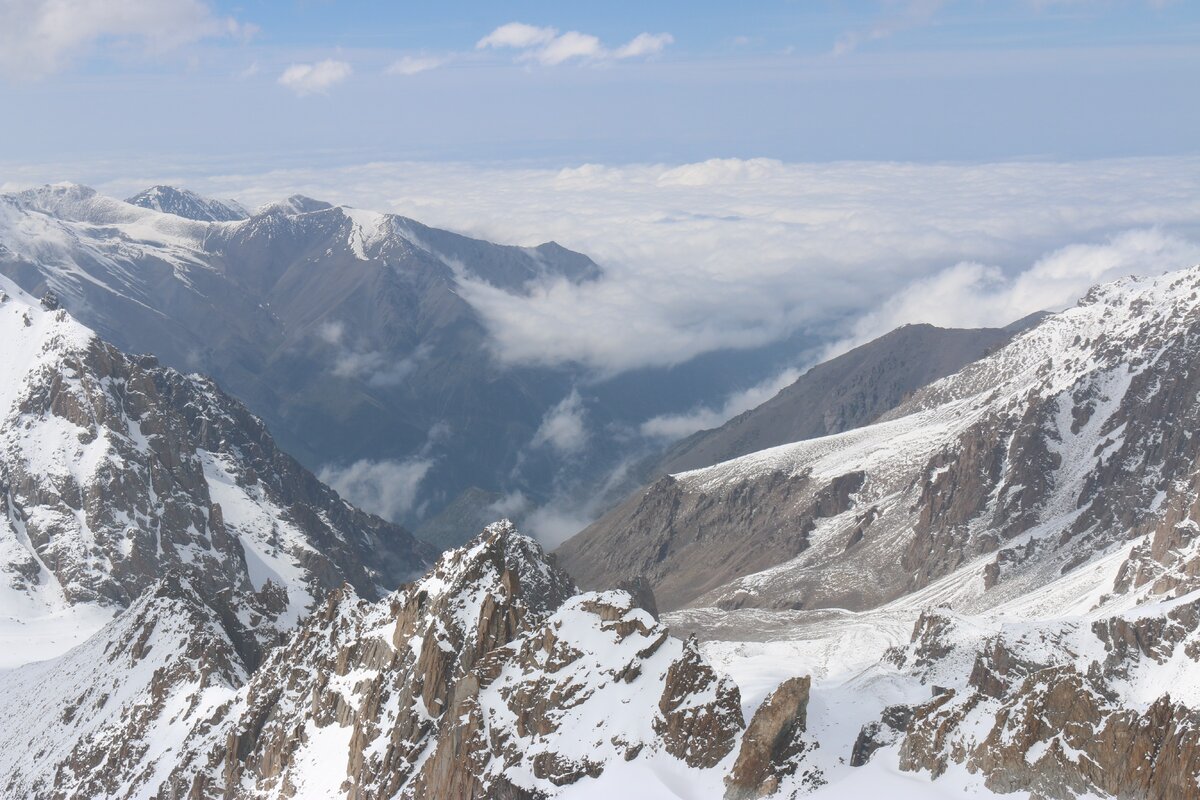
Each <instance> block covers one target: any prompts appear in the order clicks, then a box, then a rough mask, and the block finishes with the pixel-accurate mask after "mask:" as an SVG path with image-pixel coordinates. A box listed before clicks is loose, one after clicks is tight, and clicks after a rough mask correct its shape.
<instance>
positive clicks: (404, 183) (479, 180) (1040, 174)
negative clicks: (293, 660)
mask: <svg viewBox="0 0 1200 800" xmlns="http://www.w3.org/2000/svg"><path fill="white" fill-rule="evenodd" d="M177 168H178V167H177V165H172V167H171V169H177ZM56 169H61V168H57V167H56ZM106 169H108V168H107V167H106ZM131 172H133V173H134V174H133V175H132V177H130V178H128V179H127V180H126V179H124V178H123V179H122V180H123V181H124V182H123V183H112V184H107V185H105V184H101V185H100V186H99V187H98V188H101V189H102V190H104V191H105V192H106V193H108V194H111V195H114V196H117V197H125V196H128V195H129V194H132V193H133V192H135V191H137V190H139V189H141V188H143V187H144V186H147V185H151V184H153V183H157V182H162V180H165V179H168V178H172V177H176V178H177V177H178V175H177V174H176V173H174V172H171V173H165V174H162V175H158V174H151V172H150V170H147V169H145V168H142V169H138V170H132V171H131ZM17 176H20V177H21V178H22V179H25V178H28V179H29V180H30V182H33V176H32V174H31V173H28V172H21V171H16V172H15V173H13V174H12V175H11V176H10V177H17ZM48 177H50V176H49V175H48ZM189 185H191V186H192V188H193V189H195V190H197V191H200V192H201V193H202V194H206V195H209V196H216V197H230V196H232V197H237V198H239V199H240V200H241V201H243V202H244V203H245V204H247V205H249V206H253V205H255V204H256V203H260V202H265V201H268V200H272V199H275V198H277V197H280V196H287V195H288V194H290V193H292V192H295V191H303V192H304V193H305V194H308V195H311V196H315V197H319V198H322V199H326V200H329V201H332V202H338V203H347V204H349V205H352V206H355V207H358V208H374V209H378V210H382V211H393V212H396V213H400V214H404V215H405V216H408V217H412V218H414V219H418V220H420V221H422V222H424V223H426V224H429V225H434V226H437V227H444V228H450V229H452V230H457V231H461V232H464V233H467V234H470V235H473V236H478V237H481V238H484V239H488V240H491V241H496V242H502V243H506V244H517V245H536V244H539V243H541V242H545V241H548V240H554V241H557V242H559V243H561V244H562V245H564V246H566V247H570V248H572V249H574V250H579V251H581V252H585V253H587V254H588V255H590V256H592V257H593V258H594V259H596V261H597V262H598V263H599V264H601V265H602V267H603V269H604V276H603V278H601V279H600V280H597V281H591V282H588V283H584V284H580V285H575V284H570V283H567V282H564V281H553V280H550V281H545V282H542V283H539V284H536V285H535V286H534V287H533V289H532V291H531V292H530V293H529V295H528V296H513V295H511V294H508V293H507V292H503V291H501V290H497V289H495V288H494V287H488V286H486V285H483V284H481V283H472V282H469V281H464V283H463V284H462V287H461V288H460V291H461V293H462V295H463V296H464V297H465V298H466V299H468V300H469V301H470V302H471V303H473V304H474V305H475V307H476V308H477V309H479V311H480V313H481V315H482V317H483V320H484V322H485V323H486V325H487V326H488V329H489V331H490V332H491V346H492V347H493V348H494V350H495V352H496V354H497V356H498V357H499V358H501V359H502V360H504V361H505V362H508V363H521V364H539V363H542V364H545V363H551V364H560V363H564V362H577V363H581V364H583V365H585V366H586V367H589V368H591V369H592V370H593V371H594V372H595V373H598V374H612V373H616V372H621V371H623V370H628V369H634V368H638V367H646V366H658V365H668V364H677V363H681V362H683V361H686V360H687V359H689V358H691V357H693V356H696V355H698V354H700V353H704V352H707V351H710V350H714V349H719V348H721V349H726V348H739V347H741V348H748V347H755V346H758V345H762V344H766V343H770V342H774V341H777V340H779V339H781V338H783V337H785V336H789V335H792V334H795V333H797V332H800V333H808V334H810V335H811V336H813V337H815V338H816V339H818V340H821V341H824V342H832V341H841V340H843V339H846V338H848V337H856V336H859V337H860V336H864V335H870V334H871V333H872V332H874V331H879V332H882V329H886V327H887V326H889V325H896V324H901V323H903V322H917V321H921V319H920V317H921V316H925V310H924V309H921V308H920V307H919V306H918V305H916V301H917V299H919V293H920V292H921V291H926V289H925V288H924V284H923V283H922V281H926V280H929V279H931V278H933V277H934V276H938V275H940V274H941V273H944V272H946V271H947V270H953V269H954V268H955V267H956V266H958V265H963V264H967V265H969V264H978V265H986V268H985V269H988V270H992V271H993V273H992V274H996V275H999V276H1001V277H1000V279H1001V280H1003V281H1012V280H1015V279H1016V276H1018V275H1020V274H1021V273H1023V272H1025V271H1027V270H1029V269H1030V267H1031V266H1032V265H1034V264H1035V263H1037V262H1039V261H1041V260H1043V259H1044V258H1047V257H1048V256H1047V254H1051V253H1055V252H1058V251H1060V250H1062V249H1063V248H1068V247H1070V246H1072V245H1080V246H1082V247H1084V248H1087V247H1095V246H1104V245H1106V244H1108V243H1110V241H1111V240H1112V239H1113V237H1117V236H1120V235H1121V234H1122V233H1123V232H1127V231H1144V230H1156V231H1158V235H1162V236H1165V237H1170V238H1172V239H1174V240H1178V241H1182V242H1197V241H1200V157H1176V158H1138V159H1119V160H1108V161H1087V162H1050V161H1029V162H1005V163H996V164H906V163H891V162H841V163H825V164H805V163H787V162H780V161H773V160H769V159H748V160H741V159H722V160H713V161H703V162H698V163H694V164H628V165H621V166H609V165H603V164H582V165H576V166H573V167H571V168H567V169H556V168H534V167H528V166H519V165H518V166H512V165H510V166H478V165H475V166H472V165H464V164H447V163H440V164H439V163H422V162H393V163H381V162H375V163H371V164H363V165H352V166H343V167H334V168H322V169H307V168H306V169H301V168H294V169H287V170H279V171H276V172H270V173H263V174H226V175H220V176H215V177H195V178H189ZM1071 252H1075V251H1071ZM1084 252H1086V251H1084ZM1186 261H1188V259H1186V253H1184V252H1181V251H1178V250H1172V249H1170V248H1163V249H1158V250H1154V249H1149V250H1147V251H1146V257H1145V258H1144V259H1143V260H1142V262H1141V263H1140V266H1139V269H1143V270H1151V269H1170V268H1177V267H1182V266H1186V263H1185V262H1186ZM1127 268H1128V269H1130V270H1132V266H1127ZM1047 274H1048V273H1038V275H1039V279H1046V275H1047ZM1087 280H1089V278H1088V277H1087V276H1081V277H1079V278H1078V279H1077V281H1074V279H1073V282H1072V283H1071V286H1075V285H1076V284H1077V283H1078V284H1082V283H1085V282H1086V281H1087ZM979 285H980V286H982V285H984V284H982V283H980V284H979ZM1021 285H1022V286H1024V285H1026V284H1021ZM914 286H917V287H922V288H921V289H919V290H914V292H916V293H915V294H913V295H910V297H911V298H912V299H911V300H910V301H909V302H908V303H905V304H903V305H900V304H897V301H896V298H897V297H899V296H905V295H904V292H905V291H906V290H908V289H910V288H911V287H914ZM1031 291H1032V289H1031ZM1056 294H1058V295H1059V296H1065V295H1061V293H1058V292H1057V290H1056ZM1067 294H1069V292H1067ZM979 297H980V298H981V299H980V300H979V301H978V302H970V303H966V302H959V303H957V304H956V305H955V306H954V309H955V313H956V319H954V320H948V319H943V318H939V319H941V321H942V322H947V321H954V322H956V324H999V323H1006V322H1009V321H1011V319H1007V318H1006V317H1008V318H1012V319H1015V318H1016V317H1017V316H1020V314H1021V312H1022V311H1023V310H1024V309H1026V308H1029V307H1030V305H1032V303H1031V302H1029V303H1025V302H1020V303H1019V302H1015V301H1013V302H1009V300H1008V299H1006V298H1007V297H1008V295H1004V294H997V293H994V292H992V293H988V292H981V293H980V294H979ZM992 302H994V303H996V304H999V305H992V304H991V303H992ZM1039 302H1045V301H1041V300H1039ZM885 309H886V311H885ZM871 315H875V316H873V317H871ZM868 317H871V319H873V320H874V321H873V322H866V321H863V320H864V319H865V318H868ZM352 349H353V348H352ZM796 366H800V364H796ZM718 410H719V409H718Z"/></svg>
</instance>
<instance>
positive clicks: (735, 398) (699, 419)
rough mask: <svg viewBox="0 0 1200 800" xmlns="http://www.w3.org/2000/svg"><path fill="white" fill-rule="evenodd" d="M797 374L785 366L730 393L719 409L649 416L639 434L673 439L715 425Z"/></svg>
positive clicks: (756, 402)
mask: <svg viewBox="0 0 1200 800" xmlns="http://www.w3.org/2000/svg"><path fill="white" fill-rule="evenodd" d="M799 377H800V370H799V369H795V368H789V369H785V370H783V371H782V372H780V373H779V374H778V375H775V376H774V377H772V378H770V379H768V380H765V381H763V382H762V383H760V384H758V385H757V386H751V387H750V388H749V389H743V390H741V391H739V392H734V393H732V394H730V395H729V396H728V397H726V398H725V402H723V403H722V404H721V406H720V408H708V407H701V408H697V409H694V410H692V411H690V412H688V413H686V414H664V415H661V416H657V417H652V418H650V419H648V420H646V421H645V422H643V423H642V424H641V426H640V430H641V433H642V435H643V436H650V437H653V438H656V439H663V440H666V441H673V440H675V439H681V438H683V437H684V436H688V435H689V434H692V433H695V432H696V431H698V430H703V429H705V428H715V427H717V426H719V425H722V424H724V423H725V422H728V421H729V420H731V419H733V418H734V417H736V416H737V415H738V414H741V413H742V412H743V411H749V410H750V409H752V408H757V407H758V406H760V405H762V404H763V403H765V402H767V401H768V400H770V399H771V398H772V397H774V396H775V395H777V394H779V391H780V390H781V389H783V388H785V387H787V386H790V385H792V384H793V383H795V382H796V379H797V378H799Z"/></svg>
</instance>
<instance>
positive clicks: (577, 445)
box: [533, 389, 588, 454]
mask: <svg viewBox="0 0 1200 800" xmlns="http://www.w3.org/2000/svg"><path fill="white" fill-rule="evenodd" d="M585 417H586V410H585V409H584V407H583V398H581V397H580V396H579V392H578V391H577V390H574V389H573V390H571V393H570V394H569V395H567V396H566V397H564V398H563V399H562V400H561V401H560V402H559V404H558V405H556V406H555V407H554V408H552V409H550V410H549V411H548V412H546V417H545V418H544V419H543V420H542V424H541V426H540V427H538V430H537V433H536V434H534V437H533V445H534V446H535V447H537V446H541V445H547V444H548V445H550V446H551V447H553V448H554V449H555V450H557V451H559V452H560V453H564V454H571V453H578V452H579V451H581V450H583V448H584V446H585V445H587V441H588V431H587V421H586V419H585Z"/></svg>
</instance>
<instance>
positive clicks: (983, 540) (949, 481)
mask: <svg viewBox="0 0 1200 800" xmlns="http://www.w3.org/2000/svg"><path fill="white" fill-rule="evenodd" d="M1197 291H1200V271H1198V270H1195V269H1192V270H1186V271H1183V272H1179V273H1172V274H1170V275H1167V276H1164V277H1161V278H1156V279H1145V280H1143V279H1129V280H1127V281H1123V282H1118V283H1116V284H1111V285H1108V286H1104V287H1099V288H1097V289H1095V290H1093V291H1092V292H1091V293H1090V294H1089V295H1088V297H1086V298H1085V299H1084V300H1083V301H1081V303H1080V304H1079V305H1078V306H1077V307H1075V308H1073V309H1070V310H1068V311H1066V312H1063V313H1061V314H1058V315H1055V316H1052V317H1049V318H1047V319H1045V320H1044V321H1042V322H1041V323H1040V324H1038V325H1037V326H1036V327H1034V328H1032V329H1031V330H1028V331H1026V332H1025V333H1023V334H1021V335H1019V336H1018V337H1017V338H1016V339H1014V340H1013V341H1012V342H1011V343H1010V344H1008V345H1007V346H1006V347H1004V348H1002V349H1000V350H999V351H997V352H996V353H994V354H992V355H990V356H988V357H986V358H984V359H982V360H980V361H977V362H975V363H973V364H971V365H969V366H968V367H966V368H965V369H963V370H962V371H960V372H959V373H957V374H955V375H953V376H951V377H948V378H946V379H943V380H941V381H938V382H935V383H933V384H931V385H930V386H928V387H926V388H924V389H922V390H920V391H919V392H917V394H916V395H915V396H914V397H913V398H911V399H910V400H908V401H907V402H905V403H904V404H902V405H901V406H899V407H898V408H896V409H894V410H893V411H891V412H889V413H888V414H886V415H885V416H884V418H883V419H881V420H880V421H879V422H877V423H875V424H873V425H870V426H867V427H864V428H860V429H856V430H852V431H848V432H845V433H841V434H837V435H834V436H829V437H823V438H820V439H814V440H810V441H806V442H799V443H796V444H792V445H786V446H783V447H777V448H773V449H769V450H765V451H761V452H759V453H755V454H751V455H749V456H744V457H742V458H739V459H735V460H732V461H729V462H725V463H722V464H718V465H715V466H713V467H709V468H706V469H701V470H696V471H692V472H685V473H681V474H678V475H674V476H668V477H664V478H662V479H660V480H659V481H658V482H656V483H655V484H654V485H653V486H651V487H649V488H648V489H646V490H645V491H643V492H641V493H639V494H637V495H635V496H634V497H632V498H631V499H630V500H628V501H627V502H626V503H625V504H623V505H622V506H620V507H619V508H617V509H615V510H614V511H612V512H611V513H609V514H608V515H606V516H605V517H604V518H602V519H601V520H599V521H598V522H597V523H595V524H594V525H592V526H591V527H589V528H588V529H587V530H585V531H584V532H583V533H581V534H580V535H578V536H577V537H575V538H574V539H572V540H571V541H569V542H568V543H567V544H566V545H565V546H564V547H563V548H562V549H561V551H560V557H561V558H562V559H563V562H564V564H565V565H567V567H568V568H569V569H571V570H572V573H573V574H574V575H576V577H577V578H578V580H579V581H580V582H581V584H582V585H584V586H587V587H602V586H607V585H615V584H616V583H617V582H618V581H620V580H622V579H626V578H629V577H632V576H636V575H641V576H644V577H646V578H647V579H649V580H650V582H651V584H652V585H653V586H654V588H655V591H656V593H657V595H658V599H659V602H660V603H661V604H662V605H663V607H664V608H666V609H674V608H679V607H682V606H686V605H695V606H701V605H716V606H720V607H723V608H735V607H740V606H761V607H773V608H822V607H840V608H848V609H867V608H872V607H875V606H878V605H880V604H881V603H885V602H887V601H889V600H892V599H895V598H898V597H900V596H903V595H905V594H908V593H911V592H915V591H918V590H921V589H922V588H923V587H926V586H929V585H930V584H931V583H934V582H936V581H938V580H939V579H941V578H943V577H945V576H948V575H950V574H951V573H953V572H955V571H956V570H959V569H960V568H964V567H966V566H968V565H970V564H976V565H977V567H975V569H976V572H975V573H973V574H974V575H975V577H974V578H973V579H972V582H971V587H972V588H971V589H970V592H971V593H972V594H973V595H974V596H976V599H975V600H974V601H973V602H976V603H978V604H979V605H981V606H986V605H990V604H994V603H997V602H1000V601H1002V600H1004V599H1006V598H1009V597H1012V596H1014V595H1016V594H1020V593H1021V592H1023V591H1026V590H1028V589H1030V588H1034V587H1036V586H1039V585H1041V584H1042V583H1045V582H1046V581H1048V580H1050V579H1051V578H1052V577H1054V576H1057V575H1059V574H1062V573H1063V572H1065V571H1067V570H1070V569H1073V568H1075V567H1078V566H1079V565H1081V564H1085V563H1088V562H1089V561H1091V560H1094V559H1096V558H1099V557H1101V556H1102V555H1104V554H1106V553H1107V552H1109V551H1110V550H1111V548H1113V547H1115V546H1118V545H1121V544H1123V543H1129V544H1130V545H1132V546H1133V549H1132V550H1131V552H1130V554H1129V557H1128V563H1127V565H1126V568H1125V570H1124V573H1123V574H1124V575H1125V576H1126V577H1125V579H1124V580H1123V581H1121V582H1120V583H1119V585H1118V586H1117V587H1116V588H1117V590H1118V591H1137V590H1138V589H1140V588H1142V587H1148V586H1155V587H1158V589H1159V590H1163V589H1165V588H1167V587H1172V586H1185V587H1186V586H1191V585H1192V584H1193V583H1194V582H1195V579H1194V577H1192V576H1193V573H1194V570H1195V561H1194V560H1193V558H1192V555H1191V548H1190V542H1191V541H1192V534H1191V533H1190V528H1189V527H1188V526H1189V525H1190V524H1191V523H1190V522H1188V520H1190V519H1192V515H1193V513H1194V507H1195V502H1196V501H1195V495H1194V492H1193V490H1192V489H1191V488H1190V487H1192V486H1193V484H1194V481H1195V474H1196V463H1197V458H1198V457H1200V456H1198V454H1197V450H1196V447H1195V445H1194V443H1193V441H1192V437H1191V435H1190V433H1188V431H1189V430H1190V429H1191V427H1192V426H1193V424H1195V423H1200V409H1198V408H1197V406H1196V404H1195V403H1194V399H1195V397H1196V396H1197V392H1200V376H1198V375H1197V373H1196V372H1195V370H1193V369H1192V368H1191V365H1192V364H1193V363H1194V362H1195V359H1196V357H1197V345H1196V341H1197V337H1198V336H1200V302H1198V301H1197V300H1196V296H1197Z"/></svg>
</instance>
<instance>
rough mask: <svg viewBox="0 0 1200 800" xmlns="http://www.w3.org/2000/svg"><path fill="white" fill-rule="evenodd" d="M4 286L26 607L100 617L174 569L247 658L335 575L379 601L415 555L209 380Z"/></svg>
mask: <svg viewBox="0 0 1200 800" xmlns="http://www.w3.org/2000/svg"><path fill="white" fill-rule="evenodd" d="M0 280H3V279H0ZM6 298H7V299H6V300H5V301H4V302H2V303H0V359H2V362H3V381H2V383H3V385H2V386H0V540H2V541H3V543H4V546H3V547H2V548H0V582H3V583H5V584H6V585H5V586H4V587H3V588H4V589H6V590H12V591H15V592H17V593H18V594H19V595H21V596H23V597H24V598H25V602H26V603H27V604H28V605H29V606H30V608H31V609H38V608H41V609H46V610H47V611H49V610H51V609H59V608H61V607H62V606H64V605H66V606H91V607H96V606H99V607H105V608H110V609H112V610H114V611H115V610H117V609H120V608H123V607H126V606H128V605H129V604H130V603H131V602H132V601H133V600H134V599H135V598H136V597H138V596H139V595H140V594H141V593H142V592H144V591H145V590H146V589H148V588H149V587H150V586H152V585H154V584H155V582H156V581H157V580H158V579H159V578H161V577H162V576H163V575H165V574H167V572H169V571H171V570H175V571H177V572H178V573H179V574H180V575H183V576H185V577H186V578H187V579H188V580H189V582H190V583H191V584H192V585H194V586H195V587H196V589H197V591H199V592H201V593H202V594H203V596H204V597H205V598H206V599H207V602H208V603H209V604H210V605H212V606H213V608H214V609H216V610H217V611H218V612H219V613H220V614H222V615H223V616H224V617H225V618H227V619H229V620H236V621H237V627H241V628H243V629H245V630H246V631H247V633H246V635H245V636H244V637H242V638H244V639H245V641H244V643H243V644H244V645H245V647H246V648H248V649H247V650H246V656H247V658H248V659H250V661H255V660H256V659H257V657H258V656H257V655H253V654H252V653H251V652H250V651H252V650H261V649H262V648H263V647H269V646H270V645H271V644H273V643H274V642H275V640H276V637H277V636H278V635H279V634H280V633H281V632H282V631H284V630H286V629H288V628H289V627H290V626H291V625H292V624H294V622H295V621H296V620H297V619H298V618H300V617H302V616H303V615H304V614H306V613H307V612H308V610H309V608H310V607H311V606H312V605H313V604H314V603H315V601H316V598H320V597H323V596H324V595H325V594H326V593H327V592H328V591H329V590H331V589H333V588H335V587H336V586H338V585H340V584H341V583H343V582H349V583H351V584H352V585H353V586H355V588H356V589H357V590H358V591H359V592H361V593H362V594H364V595H366V596H368V597H378V596H380V595H381V594H383V593H384V592H385V591H388V590H390V589H392V588H395V587H396V586H397V585H399V584H400V583H401V582H402V581H403V580H405V579H407V578H410V577H411V576H412V575H414V574H415V573H417V572H419V571H421V570H422V569H424V568H425V566H426V565H427V564H428V563H429V557H430V552H431V551H430V548H428V547H426V546H424V545H422V544H420V543H418V542H417V541H416V540H414V539H413V538H412V537H411V536H410V535H409V534H408V533H407V532H406V531H404V530H403V529H402V528H399V527H398V526H395V525H391V524H389V523H387V522H385V521H383V520H381V519H379V518H377V517H372V516H370V515H367V514H364V513H362V512H360V511H357V510H356V509H353V508H351V507H350V506H348V505H347V504H346V503H345V502H343V501H342V500H341V499H340V498H339V497H338V496H337V494H336V493H334V492H333V491H332V490H331V489H329V488H328V487H327V486H325V485H324V484H322V483H321V482H320V481H318V480H317V478H316V477H315V476H313V475H312V474H311V473H310V472H308V471H307V470H305V469H303V468H302V467H301V466H300V465H299V464H298V463H296V462H295V461H294V460H293V459H291V458H290V457H288V456H287V455H286V454H284V453H282V452H281V451H280V450H279V449H278V448H277V447H276V446H275V443H274V441H273V440H272V439H271V436H270V434H269V433H268V432H267V430H266V428H265V427H264V426H263V424H262V422H261V421H260V420H259V419H257V418H256V417H254V416H253V415H252V414H250V413H249V412H248V411H247V410H246V409H245V408H244V407H243V406H242V405H240V404H239V403H238V402H236V401H235V400H233V399H232V398H230V397H229V396H227V395H225V394H224V393H223V392H221V391H220V389H218V388H217V387H216V386H215V385H214V384H213V383H212V382H211V381H208V380H207V379H204V378H202V377H199V376H185V375H181V374H180V373H178V372H175V371H173V370H169V369H164V368H162V367H160V366H158V364H157V362H156V361H155V360H154V359H153V358H150V357H133V356H127V355H125V354H123V353H121V352H119V351H118V350H116V349H115V348H113V347H111V346H109V345H107V344H105V343H104V342H103V341H101V340H100V339H99V338H97V337H96V336H95V334H94V333H92V332H91V331H89V330H88V329H86V328H84V327H82V326H80V325H79V324H78V323H76V322H75V321H74V320H72V319H71V318H70V317H69V316H68V315H67V313H66V311H63V310H45V309H43V308H41V307H39V306H38V305H37V304H36V303H34V302H33V301H32V298H30V297H29V296H27V295H24V294H23V293H21V292H20V291H19V290H17V289H15V287H10V290H9V292H8V293H6ZM32 613H33V612H31V614H32ZM231 630H232V627H231ZM235 635H236V634H235Z"/></svg>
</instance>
